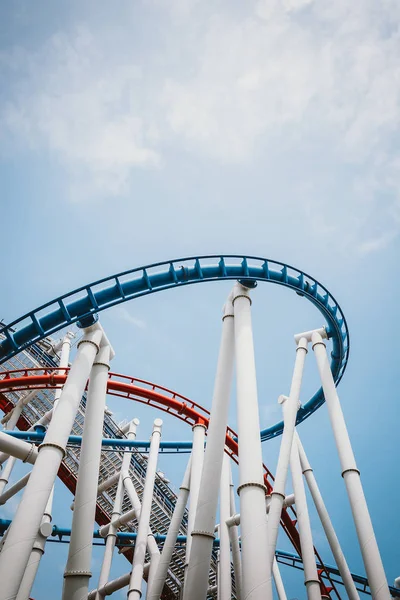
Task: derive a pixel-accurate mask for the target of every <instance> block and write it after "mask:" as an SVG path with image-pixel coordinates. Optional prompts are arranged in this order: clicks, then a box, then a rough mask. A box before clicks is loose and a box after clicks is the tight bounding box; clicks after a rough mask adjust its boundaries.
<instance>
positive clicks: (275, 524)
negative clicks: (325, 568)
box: [268, 337, 308, 569]
mask: <svg viewBox="0 0 400 600" xmlns="http://www.w3.org/2000/svg"><path fill="white" fill-rule="evenodd" d="M307 346H308V343H307V340H306V338H305V337H301V338H300V339H299V340H298V342H297V348H296V359H295V363H294V370H293V376H292V384H291V386H290V393H289V398H288V399H287V400H286V403H285V418H284V427H283V434H282V438H281V445H280V449H279V457H278V465H277V467H276V475H275V481H274V489H273V490H272V492H271V502H270V504H269V511H268V512H269V516H268V545H269V569H272V563H273V562H274V559H275V549H276V542H277V539H278V531H279V524H280V520H281V513H282V508H283V502H284V500H285V487H286V479H287V474H288V469H289V461H290V451H291V448H292V441H293V436H294V433H295V426H296V415H297V410H298V405H299V399H300V389H301V382H302V379H303V370H304V362H305V359H306V355H307V352H308V350H307ZM282 398H283V397H282V396H281V397H280V398H279V402H282Z"/></svg>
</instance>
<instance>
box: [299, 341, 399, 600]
mask: <svg viewBox="0 0 400 600" xmlns="http://www.w3.org/2000/svg"><path fill="white" fill-rule="evenodd" d="M311 341H312V345H313V346H312V347H313V350H314V353H315V358H316V360H317V365H318V371H319V375H320V377H321V382H322V389H323V391H324V396H325V401H326V404H327V407H328V412H329V418H330V421H331V426H332V429H333V434H334V436H335V442H336V447H337V451H338V454H339V459H340V464H341V467H342V477H343V479H344V482H345V485H346V489H347V495H348V497H349V501H350V506H351V511H352V513H353V519H354V524H355V526H356V531H357V536H358V542H359V544H360V549H361V554H362V558H363V561H364V566H365V570H366V572H367V577H368V583H369V586H370V589H371V593H372V596H373V598H374V600H390V593H389V588H388V584H387V579H386V575H385V570H384V568H383V564H382V559H381V556H380V553H379V548H378V544H377V541H376V538H375V533H374V529H373V526H372V522H371V517H370V514H369V511H368V506H367V501H366V499H365V496H364V490H363V487H362V484H361V478H360V471H359V470H358V468H357V464H356V459H355V457H354V453H353V448H352V447H351V442H350V437H349V434H348V431H347V427H346V422H345V420H344V416H343V412H342V407H341V405H340V401H339V396H338V395H337V392H336V387H335V382H334V380H333V376H332V372H331V369H330V366H329V362H328V357H327V353H326V347H325V344H324V342H323V340H322V337H321V335H320V334H319V333H318V332H316V331H314V332H313V334H312V336H311Z"/></svg>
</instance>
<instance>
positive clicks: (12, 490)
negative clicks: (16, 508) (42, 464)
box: [0, 471, 31, 506]
mask: <svg viewBox="0 0 400 600" xmlns="http://www.w3.org/2000/svg"><path fill="white" fill-rule="evenodd" d="M30 476H31V471H30V472H29V473H26V475H24V476H23V477H21V479H19V480H18V481H17V482H16V483H14V485H11V486H10V487H9V488H7V489H6V491H5V492H3V493H2V495H1V496H0V506H2V505H3V504H5V503H6V502H7V500H9V499H10V498H12V497H13V496H15V494H18V492H20V491H21V490H22V489H23V488H24V487H25V486H26V484H27V483H28V481H29V477H30Z"/></svg>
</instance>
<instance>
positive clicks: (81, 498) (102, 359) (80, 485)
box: [55, 346, 110, 600]
mask: <svg viewBox="0 0 400 600" xmlns="http://www.w3.org/2000/svg"><path fill="white" fill-rule="evenodd" d="M109 362H110V347H109V346H104V347H102V348H100V350H99V352H98V353H97V356H96V361H95V362H94V363H93V367H92V370H91V373H90V379H89V389H88V394H87V400H86V409H85V421H84V426H83V436H82V445H81V453H80V458H79V470H78V479H77V485H76V492H75V501H74V512H73V518H72V528H71V539H70V543H69V552H68V560H67V564H66V566H65V571H64V586H63V594H62V598H63V600H82V598H85V596H87V594H88V589H89V580H90V578H91V576H92V573H91V570H90V565H91V560H92V542H93V523H94V520H95V513H96V500H97V485H98V479H99V468H100V459H101V441H102V438H103V421H104V408H105V405H106V393H107V380H108V371H109V370H110V365H109ZM55 410H56V411H57V410H58V407H55Z"/></svg>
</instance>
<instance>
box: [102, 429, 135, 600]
mask: <svg viewBox="0 0 400 600" xmlns="http://www.w3.org/2000/svg"><path fill="white" fill-rule="evenodd" d="M139 424H140V423H139V419H133V420H132V421H131V422H130V423H129V427H128V431H127V438H128V440H134V439H135V438H136V431H137V427H138V425H139ZM132 452H133V450H125V451H124V456H123V458H122V466H121V472H122V470H127V469H129V465H130V462H131V458H132ZM124 490H125V488H124V482H123V481H122V477H121V473H119V481H118V487H117V491H116V494H115V500H114V507H113V511H112V514H111V524H110V525H108V526H107V532H106V533H105V534H104V537H106V538H107V539H106V547H105V550H104V556H103V562H102V565H101V571H100V576H99V582H98V585H97V589H98V590H100V591H99V592H97V595H96V600H101V598H103V596H102V594H101V590H102V589H103V587H104V586H105V585H106V584H107V582H108V578H109V576H110V570H111V563H112V556H113V552H114V548H115V542H116V539H117V538H116V536H117V531H118V525H117V524H116V523H115V521H116V520H118V519H119V517H120V516H121V507H122V501H123V497H124ZM100 534H101V535H103V534H102V533H101V530H100Z"/></svg>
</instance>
